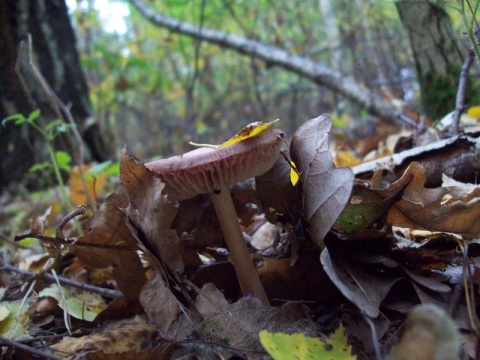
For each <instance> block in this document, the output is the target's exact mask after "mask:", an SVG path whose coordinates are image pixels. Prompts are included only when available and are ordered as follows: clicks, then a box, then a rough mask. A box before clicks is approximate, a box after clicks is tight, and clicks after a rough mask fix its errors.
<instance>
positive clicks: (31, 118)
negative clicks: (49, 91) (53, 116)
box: [27, 109, 41, 123]
mask: <svg viewBox="0 0 480 360" xmlns="http://www.w3.org/2000/svg"><path fill="white" fill-rule="evenodd" d="M40 114H41V112H40V109H35V110H33V111H32V112H31V113H30V115H28V119H27V121H28V122H29V123H31V122H34V121H35V120H36V119H38V118H39V117H40Z"/></svg>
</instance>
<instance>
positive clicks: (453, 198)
mask: <svg viewBox="0 0 480 360" xmlns="http://www.w3.org/2000/svg"><path fill="white" fill-rule="evenodd" d="M405 174H409V175H410V176H411V181H410V182H409V183H408V185H407V186H406V187H405V190H404V191H403V195H402V199H401V200H399V201H397V202H396V203H395V204H394V206H393V207H392V208H391V209H390V211H389V213H388V216H387V220H388V222H389V223H390V224H392V225H393V226H399V227H406V228H412V229H422V230H430V231H440V232H449V233H456V234H459V235H461V236H463V237H465V238H467V239H472V238H476V237H478V235H479V234H480V218H479V217H478V214H479V213H480V187H479V186H476V187H475V186H471V185H470V184H460V185H459V184H458V183H455V184H454V185H453V186H448V184H451V182H447V186H442V187H437V188H426V187H425V181H426V179H425V169H424V168H423V167H422V166H421V165H420V164H419V163H416V162H413V163H412V164H410V166H409V167H408V168H407V170H406V171H405Z"/></svg>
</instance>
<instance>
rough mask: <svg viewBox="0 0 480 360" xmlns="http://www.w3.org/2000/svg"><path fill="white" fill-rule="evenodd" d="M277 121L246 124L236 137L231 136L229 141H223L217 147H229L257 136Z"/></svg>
mask: <svg viewBox="0 0 480 360" xmlns="http://www.w3.org/2000/svg"><path fill="white" fill-rule="evenodd" d="M277 121H279V120H278V119H277V120H273V121H270V122H268V123H263V122H262V121H256V122H253V123H251V124H248V125H247V126H245V127H244V128H243V129H242V130H240V131H239V132H238V133H237V134H236V135H234V136H232V137H231V138H230V139H228V140H227V141H225V142H224V143H223V144H221V145H220V146H219V147H220V148H223V147H227V146H229V145H232V144H235V143H237V142H240V141H242V140H245V139H248V138H251V137H254V136H256V135H258V134H261V133H262V132H264V131H265V130H267V129H268V128H269V127H270V126H272V125H273V124H275V123H276V122H277Z"/></svg>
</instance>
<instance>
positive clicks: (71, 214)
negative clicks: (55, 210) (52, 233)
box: [57, 206, 87, 235]
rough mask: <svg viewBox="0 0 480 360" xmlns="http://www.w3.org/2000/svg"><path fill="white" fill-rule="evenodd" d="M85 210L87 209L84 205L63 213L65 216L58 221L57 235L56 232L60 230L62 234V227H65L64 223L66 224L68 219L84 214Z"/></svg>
mask: <svg viewBox="0 0 480 360" xmlns="http://www.w3.org/2000/svg"><path fill="white" fill-rule="evenodd" d="M86 211H87V208H86V207H85V206H79V207H78V208H76V209H75V210H73V211H71V212H69V213H68V214H67V215H65V217H64V218H63V219H62V221H61V222H60V225H58V228H57V229H58V231H57V235H58V232H61V233H62V235H63V228H64V227H65V225H67V223H68V222H69V221H70V220H72V219H74V218H75V217H77V216H80V215H83V214H85V212H86Z"/></svg>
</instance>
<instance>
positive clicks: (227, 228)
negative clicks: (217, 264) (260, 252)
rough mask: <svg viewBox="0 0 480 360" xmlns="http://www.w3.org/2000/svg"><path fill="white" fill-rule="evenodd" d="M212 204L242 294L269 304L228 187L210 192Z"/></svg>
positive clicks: (223, 185)
mask: <svg viewBox="0 0 480 360" xmlns="http://www.w3.org/2000/svg"><path fill="white" fill-rule="evenodd" d="M210 198H211V199H212V202H213V206H214V207H215V211H216V213H217V216H218V220H219V221H220V226H221V227H222V231H223V236H224V237H225V241H226V242H227V245H228V251H229V253H230V260H231V261H232V263H233V267H234V268H235V272H236V273H237V279H238V283H239V284H240V289H241V290H242V294H243V295H244V296H246V295H248V294H252V295H253V296H254V297H256V298H258V299H260V301H261V302H262V303H263V304H264V305H270V302H269V301H268V297H267V294H266V293H265V289H264V288H263V285H262V283H261V282H260V278H259V277H258V273H257V270H256V269H255V266H254V265H253V262H252V259H251V257H250V254H249V253H248V249H247V246H246V244H245V239H244V237H243V234H242V230H241V229H240V224H239V223H238V217H237V213H236V211H235V207H234V206H233V201H232V196H231V194H230V189H229V188H228V186H227V185H226V184H222V187H221V189H220V192H219V193H218V194H217V193H210Z"/></svg>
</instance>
